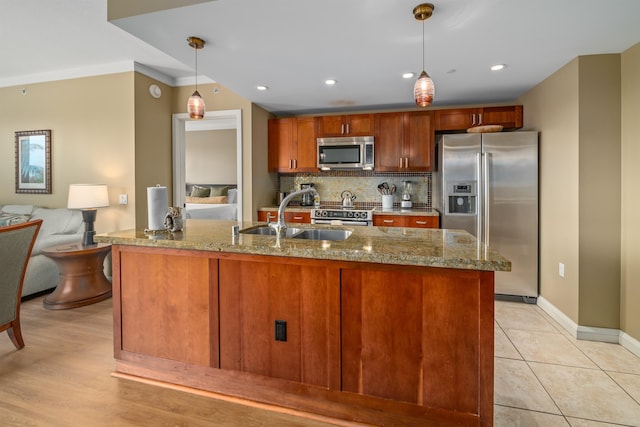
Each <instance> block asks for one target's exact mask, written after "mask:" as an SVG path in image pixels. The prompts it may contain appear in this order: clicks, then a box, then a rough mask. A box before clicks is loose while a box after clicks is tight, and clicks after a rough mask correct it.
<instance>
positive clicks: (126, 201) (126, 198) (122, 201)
mask: <svg viewBox="0 0 640 427" xmlns="http://www.w3.org/2000/svg"><path fill="white" fill-rule="evenodd" d="M120 204H121V205H127V204H129V196H128V195H126V194H121V195H120Z"/></svg>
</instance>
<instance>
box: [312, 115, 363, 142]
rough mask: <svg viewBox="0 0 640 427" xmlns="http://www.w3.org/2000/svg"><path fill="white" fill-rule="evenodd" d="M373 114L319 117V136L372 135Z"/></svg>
mask: <svg viewBox="0 0 640 427" xmlns="http://www.w3.org/2000/svg"><path fill="white" fill-rule="evenodd" d="M371 135H373V114H351V115H347V116H321V117H318V136H319V137H321V138H322V137H331V136H371Z"/></svg>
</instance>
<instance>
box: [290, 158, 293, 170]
mask: <svg viewBox="0 0 640 427" xmlns="http://www.w3.org/2000/svg"><path fill="white" fill-rule="evenodd" d="M289 169H293V161H292V160H291V159H289Z"/></svg>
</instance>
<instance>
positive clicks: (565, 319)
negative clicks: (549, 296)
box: [536, 295, 578, 338]
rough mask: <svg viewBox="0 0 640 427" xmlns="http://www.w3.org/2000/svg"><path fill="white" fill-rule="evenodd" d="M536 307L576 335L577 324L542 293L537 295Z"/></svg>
mask: <svg viewBox="0 0 640 427" xmlns="http://www.w3.org/2000/svg"><path fill="white" fill-rule="evenodd" d="M536 304H537V305H538V307H540V308H541V309H542V310H543V311H544V312H545V313H547V314H548V315H549V316H551V318H552V319H553V320H555V321H556V322H558V323H559V324H560V326H562V327H563V328H564V329H565V330H566V331H567V332H569V333H570V334H571V336H572V337H575V338H577V337H578V324H577V323H576V322H574V321H573V320H571V318H569V316H567V315H566V314H564V313H563V312H562V311H560V310H559V309H558V308H557V307H556V306H555V305H553V304H551V303H550V302H549V301H547V300H546V299H545V298H544V297H543V296H542V295H540V296H538V300H537V301H536Z"/></svg>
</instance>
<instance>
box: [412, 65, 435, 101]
mask: <svg viewBox="0 0 640 427" xmlns="http://www.w3.org/2000/svg"><path fill="white" fill-rule="evenodd" d="M434 93H435V86H434V85H433V80H431V77H429V74H427V72H426V71H424V70H422V73H420V77H418V80H416V84H415V85H414V86H413V96H414V98H415V100H416V105H417V106H418V107H428V106H429V105H431V103H432V102H433V95H434Z"/></svg>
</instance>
